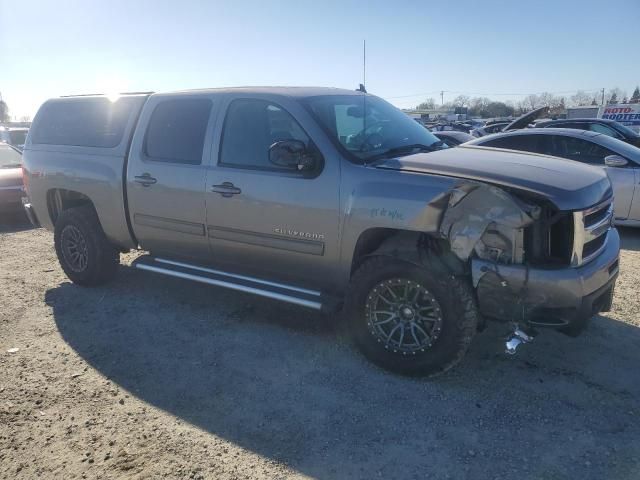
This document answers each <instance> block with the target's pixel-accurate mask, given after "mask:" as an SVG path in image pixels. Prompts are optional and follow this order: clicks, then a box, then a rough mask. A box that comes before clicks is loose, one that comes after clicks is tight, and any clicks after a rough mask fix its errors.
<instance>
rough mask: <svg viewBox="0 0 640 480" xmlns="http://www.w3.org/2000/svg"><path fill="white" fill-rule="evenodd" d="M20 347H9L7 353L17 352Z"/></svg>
mask: <svg viewBox="0 0 640 480" xmlns="http://www.w3.org/2000/svg"><path fill="white" fill-rule="evenodd" d="M19 351H20V349H19V348H18V347H14V348H10V349H9V350H7V353H18V352H19Z"/></svg>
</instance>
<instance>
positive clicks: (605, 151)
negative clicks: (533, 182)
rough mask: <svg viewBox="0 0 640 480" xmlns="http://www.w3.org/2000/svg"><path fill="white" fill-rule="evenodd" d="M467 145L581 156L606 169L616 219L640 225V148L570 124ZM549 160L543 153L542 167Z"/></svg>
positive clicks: (501, 135) (514, 132)
mask: <svg viewBox="0 0 640 480" xmlns="http://www.w3.org/2000/svg"><path fill="white" fill-rule="evenodd" d="M467 145H479V146H483V147H494V148H505V149H509V150H521V151H525V152H533V153H540V154H543V155H553V156H555V157H561V158H566V159H569V160H577V161H578V162H581V163H586V164H589V165H593V166H597V167H600V168H602V169H604V170H605V172H606V173H607V175H608V176H609V179H610V180H611V184H612V186H613V194H614V197H615V211H614V222H615V223H616V224H617V225H627V226H635V227H640V192H638V189H637V188H636V185H637V184H638V183H640V148H637V147H634V146H633V145H629V144H628V143H625V142H623V141H621V140H618V139H615V138H613V137H610V136H608V135H604V134H602V133H596V132H590V131H587V130H576V129H570V128H544V129H543V128H525V129H520V130H512V131H509V132H502V133H497V134H495V135H490V136H487V137H483V138H478V139H475V140H473V141H472V142H469V143H468V144H467ZM545 163H548V159H546V157H542V156H541V157H540V168H545Z"/></svg>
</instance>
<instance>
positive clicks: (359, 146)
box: [305, 94, 447, 163]
mask: <svg viewBox="0 0 640 480" xmlns="http://www.w3.org/2000/svg"><path fill="white" fill-rule="evenodd" d="M305 103H306V105H307V107H308V108H309V109H310V110H311V113H312V114H313V116H314V117H315V118H316V120H317V121H318V122H319V123H320V124H321V126H322V127H323V128H324V130H325V131H326V132H327V133H328V134H329V135H330V136H331V137H332V140H334V142H335V143H337V144H338V145H339V146H340V147H341V149H343V150H345V151H346V152H348V154H349V155H350V156H351V157H352V159H353V158H355V159H357V160H360V161H362V162H364V163H366V162H369V161H372V160H375V159H378V158H384V157H388V156H400V155H409V154H411V153H415V152H419V151H433V150H440V149H442V148H447V147H446V145H444V144H443V143H442V142H441V141H440V140H439V139H438V138H437V137H436V136H435V135H433V134H432V133H431V132H429V131H428V130H427V129H426V128H424V127H423V126H422V125H420V124H419V123H417V122H416V121H414V120H413V119H412V118H410V117H409V116H408V115H406V114H405V113H404V112H402V111H401V110H398V109H397V108H396V107H394V106H393V105H391V104H390V103H387V102H385V101H384V100H382V99H380V98H378V97H374V96H371V95H367V94H362V95H330V96H319V97H310V98H308V99H306V101H305Z"/></svg>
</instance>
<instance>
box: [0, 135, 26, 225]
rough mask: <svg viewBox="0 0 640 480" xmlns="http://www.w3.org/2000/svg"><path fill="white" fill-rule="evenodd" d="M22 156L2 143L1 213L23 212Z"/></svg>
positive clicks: (0, 157) (0, 163)
mask: <svg viewBox="0 0 640 480" xmlns="http://www.w3.org/2000/svg"><path fill="white" fill-rule="evenodd" d="M23 195H24V188H23V185H22V155H21V154H20V151H19V150H18V149H17V148H15V147H12V146H11V145H9V144H7V143H4V142H0V213H3V214H5V213H18V212H21V211H22V196H23Z"/></svg>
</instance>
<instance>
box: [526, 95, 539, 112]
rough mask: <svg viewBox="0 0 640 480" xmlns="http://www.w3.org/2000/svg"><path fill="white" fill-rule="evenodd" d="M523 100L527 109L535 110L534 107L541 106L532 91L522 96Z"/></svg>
mask: <svg viewBox="0 0 640 480" xmlns="http://www.w3.org/2000/svg"><path fill="white" fill-rule="evenodd" d="M524 102H525V105H527V107H528V110H535V109H536V108H538V107H540V106H541V104H540V98H539V97H538V95H536V94H535V93H532V94H531V95H527V96H526V97H525V98H524Z"/></svg>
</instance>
